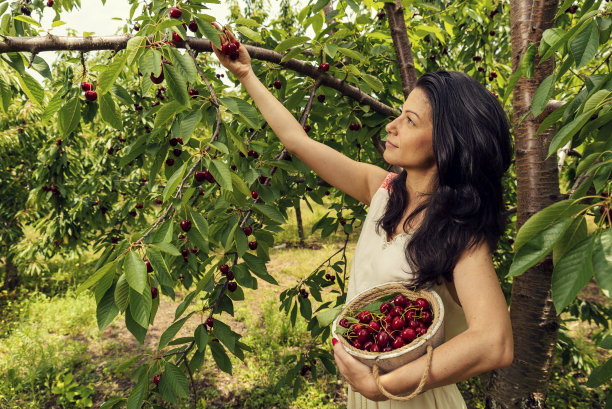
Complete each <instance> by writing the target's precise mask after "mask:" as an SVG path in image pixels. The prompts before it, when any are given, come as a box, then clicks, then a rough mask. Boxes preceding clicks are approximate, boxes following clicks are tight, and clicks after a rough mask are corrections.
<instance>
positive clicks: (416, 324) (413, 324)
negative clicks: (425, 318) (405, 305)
mask: <svg viewBox="0 0 612 409" xmlns="http://www.w3.org/2000/svg"><path fill="white" fill-rule="evenodd" d="M408 325H409V326H410V328H412V329H417V328H418V327H419V322H418V321H415V320H410V321H408Z"/></svg>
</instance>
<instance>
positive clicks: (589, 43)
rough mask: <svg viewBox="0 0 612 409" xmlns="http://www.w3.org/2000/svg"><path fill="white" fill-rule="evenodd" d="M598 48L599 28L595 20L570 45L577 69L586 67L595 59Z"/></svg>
mask: <svg viewBox="0 0 612 409" xmlns="http://www.w3.org/2000/svg"><path fill="white" fill-rule="evenodd" d="M598 46H599V27H598V25H597V22H596V21H595V20H591V22H590V23H589V24H587V25H586V27H585V28H584V29H582V30H581V31H580V32H579V33H578V34H577V35H576V37H574V39H573V40H572V42H571V43H570V51H571V53H572V57H573V58H574V61H576V69H579V68H581V67H582V66H584V65H586V64H587V63H588V62H589V61H591V60H592V59H593V57H595V54H597V48H598Z"/></svg>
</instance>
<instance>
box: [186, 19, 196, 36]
mask: <svg viewBox="0 0 612 409" xmlns="http://www.w3.org/2000/svg"><path fill="white" fill-rule="evenodd" d="M188 27H189V31H191V32H192V33H195V32H196V31H198V23H196V21H195V20H191V21H190V22H189V26H188Z"/></svg>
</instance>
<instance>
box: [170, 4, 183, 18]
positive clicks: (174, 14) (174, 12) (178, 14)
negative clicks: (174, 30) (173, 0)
mask: <svg viewBox="0 0 612 409" xmlns="http://www.w3.org/2000/svg"><path fill="white" fill-rule="evenodd" d="M182 15H183V12H182V11H181V10H179V9H177V8H176V7H172V8H171V9H170V17H171V18H181V16H182Z"/></svg>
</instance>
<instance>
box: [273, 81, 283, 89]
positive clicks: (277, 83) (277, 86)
mask: <svg viewBox="0 0 612 409" xmlns="http://www.w3.org/2000/svg"><path fill="white" fill-rule="evenodd" d="M282 86H283V83H282V82H280V81H279V80H276V81H274V88H276V89H281V87H282Z"/></svg>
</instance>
